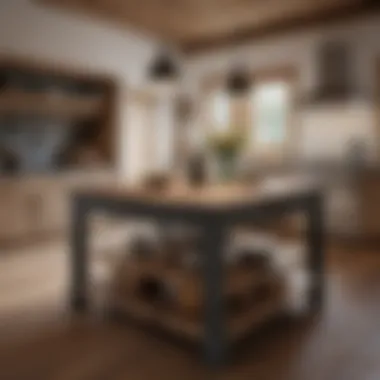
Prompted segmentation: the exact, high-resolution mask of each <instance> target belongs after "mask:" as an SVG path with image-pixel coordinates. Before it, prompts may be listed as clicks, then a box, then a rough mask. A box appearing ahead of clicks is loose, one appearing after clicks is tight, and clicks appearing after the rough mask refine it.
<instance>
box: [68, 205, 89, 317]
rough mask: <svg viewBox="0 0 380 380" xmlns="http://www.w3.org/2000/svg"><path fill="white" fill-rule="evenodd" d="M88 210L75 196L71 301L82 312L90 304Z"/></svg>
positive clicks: (72, 231)
mask: <svg viewBox="0 0 380 380" xmlns="http://www.w3.org/2000/svg"><path fill="white" fill-rule="evenodd" d="M87 213H88V210H87V208H86V207H84V204H83V200H81V199H78V198H74V200H73V203H72V215H71V233H70V250H71V257H70V259H71V260H70V265H71V268H70V270H71V289H70V303H71V309H72V310H73V311H77V312H82V311H85V310H86V309H87V306H88V294H87V287H88V275H89V274H88V250H87V243H88V227H87Z"/></svg>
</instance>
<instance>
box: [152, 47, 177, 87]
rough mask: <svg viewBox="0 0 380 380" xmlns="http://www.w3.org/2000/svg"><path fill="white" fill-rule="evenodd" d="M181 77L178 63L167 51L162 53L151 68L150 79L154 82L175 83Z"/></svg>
mask: <svg viewBox="0 0 380 380" xmlns="http://www.w3.org/2000/svg"><path fill="white" fill-rule="evenodd" d="M178 76H179V69H178V67H177V65H176V62H175V61H174V59H172V57H171V56H170V54H169V53H168V52H166V51H164V50H163V51H162V52H160V54H158V56H157V57H156V58H155V59H154V60H153V62H152V64H151V66H150V68H149V77H150V79H151V80H153V81H160V82H161V81H173V80H175V79H177V78H178Z"/></svg>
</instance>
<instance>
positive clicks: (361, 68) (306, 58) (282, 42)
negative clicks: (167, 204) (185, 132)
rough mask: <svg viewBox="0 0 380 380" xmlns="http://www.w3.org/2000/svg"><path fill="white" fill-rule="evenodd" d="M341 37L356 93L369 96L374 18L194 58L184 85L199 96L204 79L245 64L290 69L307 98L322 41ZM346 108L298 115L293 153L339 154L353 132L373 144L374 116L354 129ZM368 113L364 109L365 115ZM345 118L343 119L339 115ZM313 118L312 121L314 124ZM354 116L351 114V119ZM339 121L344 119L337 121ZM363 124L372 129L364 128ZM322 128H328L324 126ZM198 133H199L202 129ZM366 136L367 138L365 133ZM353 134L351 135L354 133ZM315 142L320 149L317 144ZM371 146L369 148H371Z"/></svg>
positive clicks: (379, 33)
mask: <svg viewBox="0 0 380 380" xmlns="http://www.w3.org/2000/svg"><path fill="white" fill-rule="evenodd" d="M335 37H339V38H340V39H342V40H346V41H348V42H350V43H351V44H352V46H353V52H354V55H355V62H354V65H355V66H354V67H355V75H356V82H357V85H358V87H359V88H360V89H364V91H365V92H367V93H369V94H372V93H374V91H375V88H376V80H375V62H376V60H377V62H379V59H380V17H379V16H372V17H368V18H367V19H365V20H359V21H356V22H351V23H346V24H344V25H340V26H336V27H329V28H324V29H323V30H314V31H309V32H297V33H293V34H288V35H286V36H284V37H281V38H278V37H277V38H267V39H265V40H262V41H259V42H256V43H249V44H245V45H242V46H239V47H235V48H229V49H223V50H219V51H215V52H212V53H211V52H210V53H207V54H203V55H200V56H197V57H195V58H193V59H192V60H191V61H189V62H188V63H187V66H186V83H187V86H188V88H189V89H191V91H192V92H193V94H194V95H196V94H197V93H198V91H199V87H198V85H199V83H200V82H201V81H202V78H204V77H207V75H210V74H211V75H213V74H215V73H216V72H221V73H222V72H226V70H228V69H229V68H230V67H231V66H233V65H234V63H239V62H248V65H249V66H250V67H251V68H252V69H258V70H260V69H267V68H271V67H274V68H275V67H278V66H279V65H280V66H281V65H292V66H294V67H296V68H297V69H298V73H299V83H298V84H299V91H300V93H301V94H307V93H309V92H310V91H312V90H313V89H314V87H315V85H316V84H317V75H316V74H317V70H316V59H315V58H316V51H317V47H318V45H319V43H320V42H321V41H323V40H324V39H326V38H335ZM347 110H348V108H346V109H344V107H343V108H334V109H330V110H329V111H328V112H327V113H325V114H324V115H323V117H322V119H321V115H322V114H321V112H320V110H319V111H318V112H317V113H315V112H310V113H309V114H308V111H302V115H300V118H299V119H298V120H299V122H300V123H301V127H305V128H307V130H308V131H307V133H303V134H302V138H301V139H300V140H299V144H300V146H298V147H296V149H297V151H298V152H299V153H300V154H303V153H305V152H308V149H309V147H310V146H312V147H313V153H316V152H320V155H321V156H324V155H325V154H326V152H327V149H328V148H329V147H330V149H331V152H330V151H329V152H327V153H333V152H334V150H336V149H337V148H338V150H339V149H341V148H342V145H341V144H343V143H344V142H345V141H347V140H349V138H350V137H352V135H355V133H356V132H355V128H358V129H360V128H362V131H361V132H362V133H361V136H364V137H365V138H366V140H367V141H369V142H372V143H373V140H374V137H375V136H374V132H375V128H374V125H373V122H374V115H373V114H372V115H368V114H366V117H365V118H364V120H362V121H361V122H358V123H357V124H355V125H353V124H352V118H350V114H349V113H348V114H344V113H345V112H346V111H347ZM368 112H370V111H369V109H367V113H368ZM343 114H344V115H343ZM314 115H316V118H314ZM351 115H352V113H351ZM330 116H331V123H330V124H329V127H326V128H324V127H323V126H322V128H321V126H320V122H321V121H322V120H326V119H327V120H329V118H330ZM339 116H342V118H339ZM347 120H350V122H351V126H350V128H346V121H347ZM363 123H372V124H371V125H367V124H366V125H364V126H363ZM325 125H326V124H325ZM198 127H200V128H202V126H201V125H200V124H198ZM331 128H334V130H335V136H336V138H335V139H334V144H330V145H329V146H325V145H324V141H326V139H327V137H328V135H329V134H330V132H331ZM363 131H365V133H364V132H363ZM353 132H355V133H353ZM317 141H318V143H317ZM372 146H373V144H372Z"/></svg>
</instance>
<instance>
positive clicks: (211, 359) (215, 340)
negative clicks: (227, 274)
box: [201, 223, 227, 367]
mask: <svg viewBox="0 0 380 380" xmlns="http://www.w3.org/2000/svg"><path fill="white" fill-rule="evenodd" d="M225 240H226V231H225V229H224V228H222V226H220V225H218V224H216V223H215V224H213V225H206V226H205V227H204V230H203V231H202V244H201V255H202V256H201V259H202V260H203V264H204V265H203V267H204V268H203V269H204V272H203V275H204V356H205V360H206V363H207V364H208V365H210V366H213V367H219V366H221V365H222V364H223V363H224V361H225V359H226V355H227V339H226V328H225V327H226V326H225V310H224V299H223V280H224V278H223V277H224V276H223V272H224V268H223V267H224V260H223V248H224V242H225Z"/></svg>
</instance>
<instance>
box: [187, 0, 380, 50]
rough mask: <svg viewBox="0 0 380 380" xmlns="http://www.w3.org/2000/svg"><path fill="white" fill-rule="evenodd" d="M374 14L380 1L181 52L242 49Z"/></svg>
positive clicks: (190, 45) (192, 43) (190, 44)
mask: <svg viewBox="0 0 380 380" xmlns="http://www.w3.org/2000/svg"><path fill="white" fill-rule="evenodd" d="M374 13H380V1H377V0H362V1H359V2H357V3H355V4H352V5H350V6H347V7H343V8H339V7H337V8H333V9H329V10H328V11H323V12H322V11H321V12H319V13H314V14H311V15H304V16H300V17H295V18H288V19H283V20H281V21H277V22H273V23H271V24H267V25H265V26H262V27H257V26H256V27H247V28H245V29H242V30H240V31H235V32H234V33H226V34H224V35H220V36H215V37H210V38H206V37H202V38H197V39H192V40H189V41H187V42H184V43H182V44H181V46H180V47H181V50H182V52H183V53H184V54H187V55H196V54H201V53H204V52H209V51H211V50H216V49H221V48H226V47H231V46H236V45H242V44H245V43H247V42H250V41H252V40H258V39H263V38H268V37H274V36H279V35H283V34H284V33H292V32H295V31H297V30H304V29H307V30H310V29H315V28H318V27H322V26H323V27H324V26H328V25H333V24H339V23H344V22H347V21H350V20H354V19H358V18H360V17H363V16H368V15H371V14H374Z"/></svg>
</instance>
